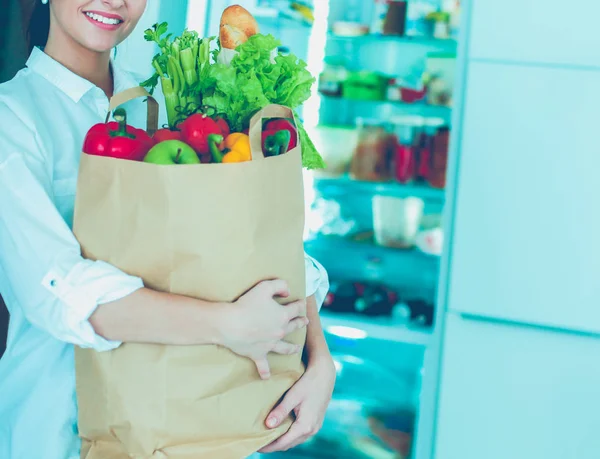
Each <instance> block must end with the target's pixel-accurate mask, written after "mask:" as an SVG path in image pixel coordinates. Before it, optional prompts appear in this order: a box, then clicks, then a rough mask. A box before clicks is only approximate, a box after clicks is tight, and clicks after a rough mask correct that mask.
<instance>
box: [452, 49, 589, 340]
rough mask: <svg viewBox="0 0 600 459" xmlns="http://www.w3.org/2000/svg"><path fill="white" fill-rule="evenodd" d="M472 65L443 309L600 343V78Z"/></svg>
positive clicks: (580, 73)
mask: <svg viewBox="0 0 600 459" xmlns="http://www.w3.org/2000/svg"><path fill="white" fill-rule="evenodd" d="M468 65H469V68H468V75H467V81H468V86H467V90H466V99H465V105H464V119H463V125H462V128H461V132H462V135H461V138H460V145H458V149H459V150H460V160H459V161H460V167H459V172H458V179H457V183H458V190H457V193H458V194H457V197H456V204H455V206H456V208H455V217H454V228H453V235H454V236H453V245H452V248H451V253H450V257H451V259H450V261H451V270H450V296H449V309H450V310H452V311H457V312H465V313H469V314H473V315H478V316H487V317H493V318H498V319H503V320H508V321H514V322H524V323H531V324H538V325H544V326H549V327H557V328H563V329H572V330H580V331H586V332H596V333H600V309H599V308H598V306H597V302H598V298H599V297H600V282H599V281H598V273H600V237H598V235H599V234H600V213H599V212H597V211H596V209H595V208H596V202H597V196H600V180H598V177H599V172H600V155H599V154H598V144H599V143H598V127H597V124H598V107H600V85H598V76H599V74H598V72H596V71H588V70H583V69H576V68H571V69H561V68H554V67H542V66H527V65H508V64H501V63H491V62H481V61H471V62H470V63H469V64H468Z"/></svg>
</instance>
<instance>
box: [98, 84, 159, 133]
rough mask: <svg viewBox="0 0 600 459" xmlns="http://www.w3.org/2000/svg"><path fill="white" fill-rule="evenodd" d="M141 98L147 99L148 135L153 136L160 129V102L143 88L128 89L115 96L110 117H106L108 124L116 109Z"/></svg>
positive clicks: (112, 99)
mask: <svg viewBox="0 0 600 459" xmlns="http://www.w3.org/2000/svg"><path fill="white" fill-rule="evenodd" d="M140 97H145V98H146V99H147V103H148V116H147V119H146V131H147V132H148V134H150V135H153V134H154V133H155V132H156V131H157V129H158V102H157V101H156V99H155V98H154V97H152V96H151V95H150V93H149V92H148V91H146V90H145V89H144V88H142V87H141V86H135V87H133V88H129V89H126V90H125V91H122V92H119V93H117V94H115V95H114V96H113V97H112V98H111V99H110V104H109V107H108V115H107V116H106V122H107V123H108V120H109V119H110V115H111V114H112V112H113V110H114V109H116V108H117V107H119V106H121V105H123V104H124V103H126V102H129V101H132V100H134V99H138V98H140Z"/></svg>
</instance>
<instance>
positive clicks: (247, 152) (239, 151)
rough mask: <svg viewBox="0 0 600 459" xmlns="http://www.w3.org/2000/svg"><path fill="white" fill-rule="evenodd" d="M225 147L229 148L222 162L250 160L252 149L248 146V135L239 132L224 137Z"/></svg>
mask: <svg viewBox="0 0 600 459" xmlns="http://www.w3.org/2000/svg"><path fill="white" fill-rule="evenodd" d="M225 148H227V149H228V150H229V153H227V154H226V155H225V156H223V162H224V163H242V162H245V161H251V160H252V150H251V148H250V137H248V136H247V135H246V134H242V133H240V132H235V133H233V134H230V135H229V136H228V137H227V138H226V139H225Z"/></svg>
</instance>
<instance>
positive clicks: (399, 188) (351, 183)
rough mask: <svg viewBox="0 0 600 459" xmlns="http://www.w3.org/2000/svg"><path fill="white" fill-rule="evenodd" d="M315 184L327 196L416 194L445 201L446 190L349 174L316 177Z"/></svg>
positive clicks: (402, 196) (428, 198)
mask: <svg viewBox="0 0 600 459" xmlns="http://www.w3.org/2000/svg"><path fill="white" fill-rule="evenodd" d="M314 186H315V188H316V189H317V190H318V191H319V193H322V194H324V195H327V196H335V195H342V194H346V193H348V192H352V193H361V194H369V195H385V196H394V197H398V198H405V197H408V196H414V197H417V198H421V199H423V200H424V201H437V202H441V203H443V202H444V201H445V199H446V191H445V190H443V189H441V190H440V189H437V188H432V187H430V186H428V185H422V184H416V185H402V184H400V183H397V182H365V181H361V180H354V179H352V178H351V177H350V176H348V175H342V176H338V177H333V176H332V177H325V176H321V177H315V180H314Z"/></svg>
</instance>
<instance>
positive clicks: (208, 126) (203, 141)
mask: <svg viewBox="0 0 600 459" xmlns="http://www.w3.org/2000/svg"><path fill="white" fill-rule="evenodd" d="M179 128H180V129H181V140H183V141H184V142H185V143H187V144H188V145H189V146H190V147H192V148H193V149H194V150H196V153H198V154H199V155H207V154H209V153H210V148H209V146H208V136H209V135H211V134H218V135H222V134H223V131H222V130H221V128H220V127H219V125H218V124H217V122H216V121H215V120H213V119H212V118H209V117H208V116H206V115H203V114H202V113H196V114H195V115H192V116H190V117H188V118H187V119H186V120H185V121H184V122H183V123H181V124H180V125H179Z"/></svg>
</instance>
